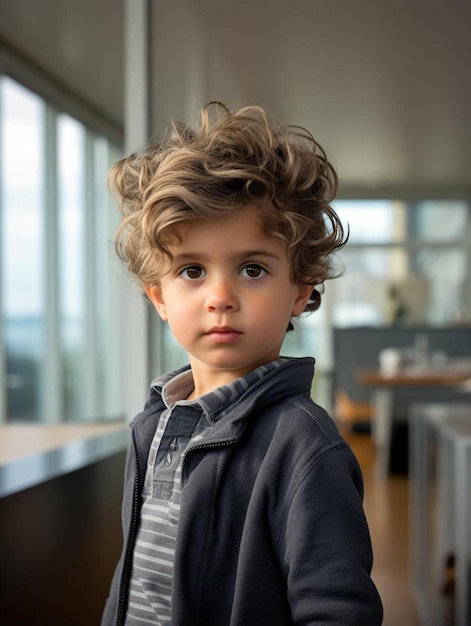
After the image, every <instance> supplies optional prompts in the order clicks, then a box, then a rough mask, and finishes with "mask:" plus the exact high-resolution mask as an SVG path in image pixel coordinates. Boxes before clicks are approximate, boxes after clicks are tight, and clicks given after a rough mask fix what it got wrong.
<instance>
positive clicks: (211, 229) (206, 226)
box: [169, 205, 278, 249]
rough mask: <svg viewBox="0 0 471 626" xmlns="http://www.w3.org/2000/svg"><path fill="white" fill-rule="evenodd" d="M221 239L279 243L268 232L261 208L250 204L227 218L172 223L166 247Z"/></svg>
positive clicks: (184, 245) (231, 243) (227, 241)
mask: <svg viewBox="0 0 471 626" xmlns="http://www.w3.org/2000/svg"><path fill="white" fill-rule="evenodd" d="M220 239H224V240H225V241H226V243H227V245H236V244H237V243H243V242H244V241H249V240H257V241H259V242H267V243H268V242H272V243H278V238H275V237H273V236H272V235H270V234H268V232H267V230H266V227H265V220H264V219H263V216H262V214H261V212H260V210H259V209H257V208H256V207H253V206H251V205H249V206H247V207H243V208H241V209H240V210H237V211H235V212H233V213H232V214H231V215H229V216H227V217H221V218H216V219H210V220H195V221H192V220H188V221H185V222H181V223H179V224H175V225H174V227H173V228H172V235H171V241H170V242H169V244H170V245H169V248H170V249H174V248H175V247H186V246H187V245H190V244H191V243H197V242H198V241H201V242H204V241H205V242H215V241H217V240H220Z"/></svg>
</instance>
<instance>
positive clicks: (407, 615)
mask: <svg viewBox="0 0 471 626" xmlns="http://www.w3.org/2000/svg"><path fill="white" fill-rule="evenodd" d="M343 434H344V436H345V438H346V439H347V440H348V442H349V443H350V445H351V447H352V449H353V451H354V452H355V454H356V456H357V458H358V461H359V463H360V465H361V468H362V471H363V477H364V481H365V499H364V507H365V512H366V516H367V519H368V524H369V527H370V533H371V540H372V543H373V552H374V565H373V573H372V576H373V580H374V581H375V584H376V586H377V588H378V591H379V593H380V595H381V598H382V601H383V606H384V622H383V625H384V626H419V621H418V619H417V615H416V612H415V609H414V604H413V602H412V597H411V593H410V586H409V536H408V524H409V502H408V498H409V495H408V479H407V476H405V475H400V474H397V475H390V476H389V477H388V478H382V477H381V476H379V475H378V473H377V472H376V471H375V450H374V445H373V442H372V440H371V437H370V436H369V435H367V434H352V433H351V432H346V433H343Z"/></svg>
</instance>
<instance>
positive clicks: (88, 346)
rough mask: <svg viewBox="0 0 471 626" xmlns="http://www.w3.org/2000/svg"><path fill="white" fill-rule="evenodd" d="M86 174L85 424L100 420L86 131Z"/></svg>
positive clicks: (92, 160)
mask: <svg viewBox="0 0 471 626" xmlns="http://www.w3.org/2000/svg"><path fill="white" fill-rule="evenodd" d="M84 148H85V149H84V155H83V156H84V173H85V180H84V183H85V196H84V198H85V206H84V210H85V242H84V250H83V254H84V261H85V281H84V286H83V288H84V292H85V293H84V302H85V349H84V363H83V366H84V370H83V371H84V376H83V385H84V389H83V398H84V404H83V418H84V419H85V420H86V421H89V420H93V419H94V418H97V417H98V415H96V413H97V401H96V400H97V393H98V386H97V363H98V354H97V352H98V342H97V326H98V320H97V295H96V292H97V288H96V284H97V279H96V263H97V254H96V239H97V234H96V228H95V185H94V179H95V177H94V163H95V155H94V144H93V136H92V134H91V133H90V132H89V131H87V132H86V134H85V146H84Z"/></svg>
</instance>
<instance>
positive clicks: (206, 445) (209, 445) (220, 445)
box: [182, 439, 237, 487]
mask: <svg viewBox="0 0 471 626" xmlns="http://www.w3.org/2000/svg"><path fill="white" fill-rule="evenodd" d="M236 442H237V439H228V440H227V441H216V442H213V443H204V442H202V443H200V444H199V445H196V446H194V447H192V448H190V449H189V450H185V452H184V453H183V461H182V487H183V485H184V484H185V482H186V475H185V462H186V459H187V456H188V455H189V454H191V453H192V452H194V451H196V450H205V449H207V448H224V447H225V446H230V445H232V444H233V443H236Z"/></svg>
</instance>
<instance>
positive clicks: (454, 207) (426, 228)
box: [410, 200, 469, 242]
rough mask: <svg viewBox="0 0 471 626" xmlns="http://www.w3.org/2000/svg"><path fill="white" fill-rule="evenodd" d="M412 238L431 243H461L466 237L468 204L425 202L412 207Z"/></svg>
mask: <svg viewBox="0 0 471 626" xmlns="http://www.w3.org/2000/svg"><path fill="white" fill-rule="evenodd" d="M410 215H411V220H410V221H411V229H410V230H411V233H410V237H411V238H416V239H421V240H424V241H430V242H448V241H459V240H461V239H462V238H464V237H466V235H467V229H468V220H469V209H468V205H467V203H466V202H459V201H456V200H455V201H437V200H434V201H424V202H417V203H414V204H413V205H411V207H410Z"/></svg>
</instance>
